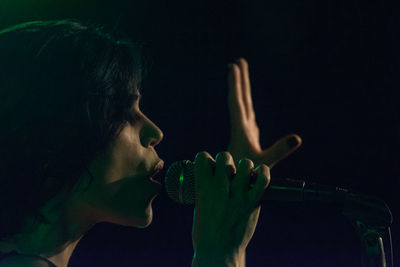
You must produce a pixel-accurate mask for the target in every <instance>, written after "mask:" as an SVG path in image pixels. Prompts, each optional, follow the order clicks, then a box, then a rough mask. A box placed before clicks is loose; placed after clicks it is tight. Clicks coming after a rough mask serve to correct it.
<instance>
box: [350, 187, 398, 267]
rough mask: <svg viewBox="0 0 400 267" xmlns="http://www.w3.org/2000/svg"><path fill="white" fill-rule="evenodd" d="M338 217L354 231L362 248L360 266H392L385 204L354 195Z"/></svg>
mask: <svg viewBox="0 0 400 267" xmlns="http://www.w3.org/2000/svg"><path fill="white" fill-rule="evenodd" d="M350 198H351V200H352V201H350V202H346V204H345V205H343V207H342V214H343V215H344V216H345V217H347V219H349V220H350V222H351V224H352V225H353V227H354V228H355V229H356V231H357V233H358V236H359V238H360V241H361V245H362V259H361V262H362V266H363V267H393V266H394V265H393V251H392V240H391V233H390V225H391V224H392V221H393V218H392V214H391V212H390V209H389V207H388V206H387V205H386V203H385V202H384V201H382V200H380V199H378V198H375V197H370V196H368V197H367V196H361V195H354V197H350Z"/></svg>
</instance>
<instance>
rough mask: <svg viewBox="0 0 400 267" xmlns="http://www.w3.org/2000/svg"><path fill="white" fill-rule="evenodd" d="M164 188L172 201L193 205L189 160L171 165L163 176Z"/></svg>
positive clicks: (192, 177)
mask: <svg viewBox="0 0 400 267" xmlns="http://www.w3.org/2000/svg"><path fill="white" fill-rule="evenodd" d="M165 188H166V191H167V194H168V196H169V197H170V198H171V199H173V200H174V201H176V202H178V203H180V204H184V205H192V204H194V196H195V193H194V189H195V187H194V174H193V163H191V162H190V161H189V160H182V161H176V162H174V163H172V164H171V166H170V167H169V168H168V170H167V173H166V175H165Z"/></svg>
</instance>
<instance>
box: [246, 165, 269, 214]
mask: <svg viewBox="0 0 400 267" xmlns="http://www.w3.org/2000/svg"><path fill="white" fill-rule="evenodd" d="M254 171H255V172H256V173H257V178H256V181H255V183H254V186H253V187H251V188H250V190H249V199H250V201H252V202H253V205H254V206H253V207H256V206H258V205H259V202H260V200H261V198H262V196H263V195H264V192H265V189H266V188H267V187H268V185H269V182H270V180H271V176H270V170H269V167H268V166H267V165H265V164H261V165H260V166H258V167H257V168H256V169H255V170H254Z"/></svg>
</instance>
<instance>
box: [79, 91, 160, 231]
mask: <svg viewBox="0 0 400 267" xmlns="http://www.w3.org/2000/svg"><path fill="white" fill-rule="evenodd" d="M139 101H140V95H138V99H136V100H135V102H134V104H133V107H132V110H131V112H132V114H131V115H132V121H130V122H128V123H126V125H125V126H124V128H123V130H122V131H121V133H120V135H119V136H118V137H117V139H116V141H115V142H114V143H113V144H111V145H110V146H109V147H108V148H107V150H106V151H105V153H103V154H102V155H100V156H99V157H97V158H96V159H95V160H94V161H93V162H92V163H91V165H90V166H89V170H90V171H91V173H92V174H93V177H94V179H93V181H92V183H91V184H90V185H89V188H88V189H87V190H86V191H84V192H82V195H81V197H80V201H79V205H80V206H81V207H82V208H83V210H81V213H80V214H83V216H88V217H89V219H90V220H91V221H92V220H94V221H96V222H100V221H106V222H112V223H117V224H121V225H126V226H140V227H144V226H147V225H149V224H150V223H151V221H152V218H153V212H152V207H151V202H152V200H153V199H154V198H155V197H156V195H157V194H158V193H159V192H160V190H161V184H160V183H159V182H156V181H154V180H152V179H151V177H150V176H151V174H152V173H153V172H154V170H155V169H156V168H157V166H158V167H161V168H162V167H163V161H162V160H160V158H159V157H158V155H157V152H156V151H155V146H156V145H157V144H158V143H160V141H161V140H162V138H163V133H162V131H161V130H160V129H159V128H158V127H157V126H156V125H155V124H154V123H153V122H152V121H151V120H150V119H149V118H147V117H146V116H145V115H144V114H143V113H142V112H141V111H140V109H139ZM84 176H86V177H84V178H85V179H84V180H88V178H89V176H88V175H87V174H86V175H84ZM82 212H83V213H82Z"/></svg>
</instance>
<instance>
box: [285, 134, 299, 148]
mask: <svg viewBox="0 0 400 267" xmlns="http://www.w3.org/2000/svg"><path fill="white" fill-rule="evenodd" d="M286 144H287V145H288V147H289V148H294V147H296V146H297V145H298V144H299V141H298V140H297V138H296V137H294V136H292V137H291V138H289V139H288V140H287V141H286Z"/></svg>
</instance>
